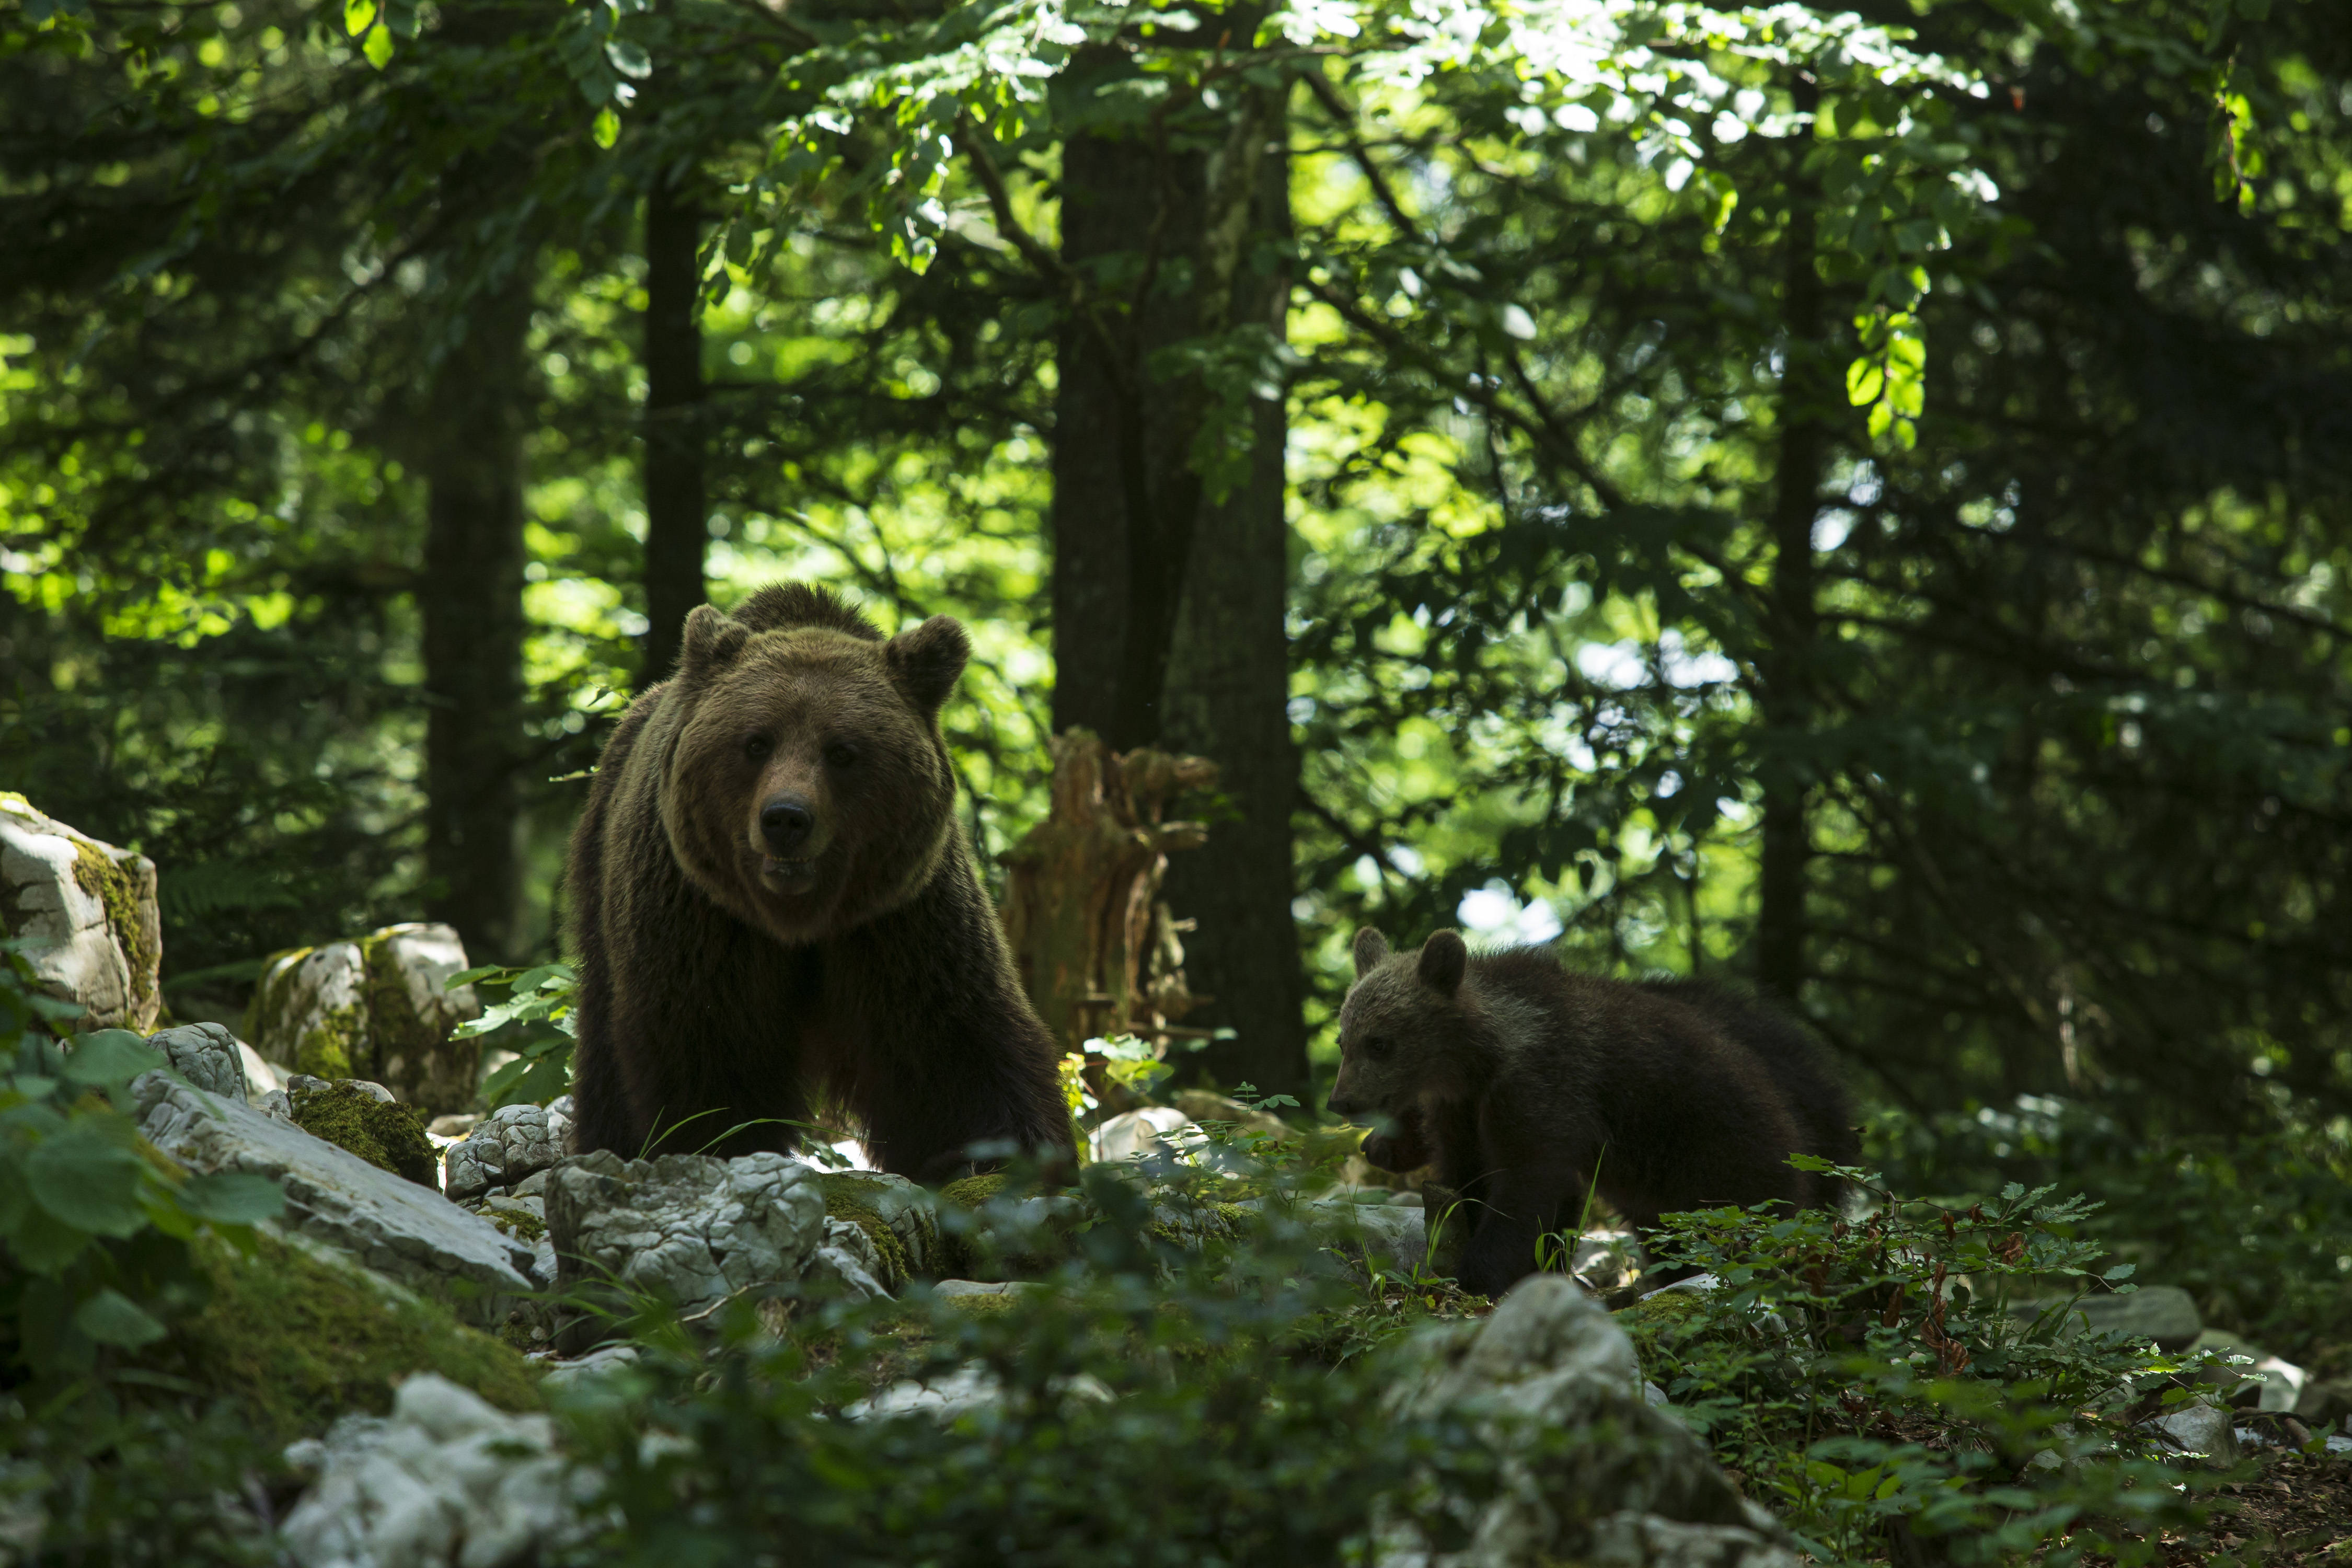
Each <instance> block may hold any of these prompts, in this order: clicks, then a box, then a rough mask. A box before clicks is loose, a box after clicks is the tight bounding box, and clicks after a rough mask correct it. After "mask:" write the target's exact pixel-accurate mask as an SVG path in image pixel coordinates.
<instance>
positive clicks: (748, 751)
mask: <svg viewBox="0 0 2352 1568" xmlns="http://www.w3.org/2000/svg"><path fill="white" fill-rule="evenodd" d="M775 749H776V743H775V742H773V741H771V740H770V739H768V737H767V736H765V735H754V736H752V737H751V739H750V740H748V741H746V742H743V754H744V755H745V756H747V757H749V758H751V760H752V761H753V762H755V763H763V762H766V761H767V760H768V754H769V753H770V752H773V751H774V750H775Z"/></svg>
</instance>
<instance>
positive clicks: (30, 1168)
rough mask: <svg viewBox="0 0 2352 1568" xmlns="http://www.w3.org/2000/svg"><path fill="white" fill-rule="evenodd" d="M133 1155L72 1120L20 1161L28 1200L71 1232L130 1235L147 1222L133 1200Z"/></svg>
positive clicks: (140, 1169)
mask: <svg viewBox="0 0 2352 1568" xmlns="http://www.w3.org/2000/svg"><path fill="white" fill-rule="evenodd" d="M145 1172H146V1166H145V1165H144V1164H143V1163H142V1162H141V1160H140V1158H139V1156H138V1155H137V1154H136V1153H134V1152H131V1150H129V1149H126V1148H124V1147H123V1146H122V1145H121V1144H120V1143H117V1142H113V1141H112V1140H111V1139H110V1138H108V1137H106V1136H105V1135H104V1134H103V1133H101V1132H100V1131H98V1130H97V1129H96V1128H94V1127H92V1126H91V1125H89V1123H88V1122H86V1121H83V1122H77V1123H75V1124H74V1125H73V1126H72V1127H69V1128H68V1129H67V1130H66V1131H64V1132H62V1133H60V1134H59V1135H58V1136H57V1137H55V1138H51V1139H48V1140H47V1141H45V1142H42V1143H41V1144H40V1145H38V1146H37V1148H35V1149H34V1151H33V1152H32V1154H31V1155H30V1156H29V1157H28V1158H27V1159H26V1161H25V1177H26V1185H28V1186H29V1187H30V1188H31V1189H32V1194H33V1201H34V1202H35V1203H37V1204H38V1205H41V1207H42V1208H43V1209H45V1210H47V1212H48V1213H49V1215H51V1216H52V1217H53V1218H55V1219H58V1220H59V1221H61V1222H63V1223H64V1224H66V1225H68V1226H72V1227H74V1228H75V1229H76V1230H82V1231H88V1232H89V1233H90V1234H91V1235H93V1236H132V1235H136V1234H137V1233H138V1231H139V1230H140V1229H141V1228H142V1226H145V1225H146V1223H147V1212H146V1210H145V1209H143V1208H142V1207H141V1206H140V1203H139V1179H140V1177H141V1176H142V1175H143V1174H144V1173H145Z"/></svg>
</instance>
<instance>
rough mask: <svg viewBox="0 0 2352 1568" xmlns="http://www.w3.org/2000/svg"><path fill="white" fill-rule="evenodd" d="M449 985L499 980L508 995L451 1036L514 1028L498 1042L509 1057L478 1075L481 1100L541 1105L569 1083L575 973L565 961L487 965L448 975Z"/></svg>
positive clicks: (490, 1105)
mask: <svg viewBox="0 0 2352 1568" xmlns="http://www.w3.org/2000/svg"><path fill="white" fill-rule="evenodd" d="M448 984H451V985H498V986H503V987H505V988H506V992H507V999H506V1000H505V1001H503V1002H500V1003H499V1004H497V1005H494V1006H491V1007H488V1008H485V1009H484V1010H483V1013H482V1016H480V1017H478V1018H471V1019H468V1020H467V1021H466V1022H465V1023H463V1024H460V1025H458V1026H457V1029H456V1031H455V1033H454V1035H453V1038H457V1039H472V1038H474V1037H478V1036H481V1035H488V1034H490V1033H493V1032H494V1031H497V1030H500V1029H507V1028H512V1029H514V1030H515V1033H514V1034H512V1035H510V1036H508V1037H505V1038H503V1039H501V1040H500V1041H499V1045H500V1046H501V1047H504V1048H506V1049H508V1050H510V1051H512V1052H513V1053H514V1059H513V1060H511V1061H508V1062H502V1063H500V1064H499V1066H497V1067H495V1068H491V1069H490V1070H489V1072H488V1074H486V1075H485V1076H484V1077H483V1079H482V1105H483V1108H484V1109H485V1110H497V1109H498V1108H499V1106H501V1105H523V1104H531V1105H545V1104H546V1103H547V1102H548V1101H549V1100H553V1099H555V1098H556V1097H557V1096H558V1095H561V1094H562V1093H563V1092H564V1091H565V1090H567V1089H570V1088H571V1087H572V1037H574V1035H576V1034H577V1033H578V1026H577V1025H576V1024H575V1023H574V1022H573V1019H572V1001H573V998H574V997H575V996H576V994H578V991H579V985H580V979H579V976H578V975H576V974H575V973H572V966H571V965H570V964H566V963H542V964H540V965H539V966H537V967H536V968H532V969H501V968H499V966H498V965H496V964H491V965H488V966H486V967H484V968H479V969H468V970H465V971H462V972H461V973H457V974H453V975H451V976H450V977H449V981H448Z"/></svg>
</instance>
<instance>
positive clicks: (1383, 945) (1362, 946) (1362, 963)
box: [1356, 926, 1389, 980]
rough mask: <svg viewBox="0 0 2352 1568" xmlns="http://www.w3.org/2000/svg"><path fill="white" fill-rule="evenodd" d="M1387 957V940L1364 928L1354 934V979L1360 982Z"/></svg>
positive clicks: (1379, 934) (1370, 929)
mask: <svg viewBox="0 0 2352 1568" xmlns="http://www.w3.org/2000/svg"><path fill="white" fill-rule="evenodd" d="M1388 955H1389V939H1388V938H1386V937H1384V936H1382V935H1381V933H1380V932H1378V931H1374V930H1373V929H1372V928H1371V927H1370V926H1366V927H1365V928H1364V929H1363V930H1361V931H1358V932H1357V933H1356V978H1357V979H1359V980H1361V979H1362V978H1363V977H1364V976H1365V975H1367V974H1370V973H1371V972H1372V971H1373V970H1375V969H1378V968H1379V967H1380V966H1381V960H1382V959H1384V958H1386V957H1387V956H1388Z"/></svg>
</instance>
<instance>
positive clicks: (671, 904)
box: [565, 584, 1070, 1178]
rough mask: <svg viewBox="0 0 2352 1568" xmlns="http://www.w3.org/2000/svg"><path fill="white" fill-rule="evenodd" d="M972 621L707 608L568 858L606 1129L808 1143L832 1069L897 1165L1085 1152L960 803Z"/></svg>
mask: <svg viewBox="0 0 2352 1568" xmlns="http://www.w3.org/2000/svg"><path fill="white" fill-rule="evenodd" d="M970 653H971V644H970V643H969V641H968V640H967V639H966V637H965V636H964V630H963V627H962V626H959V625H958V624H957V623H956V622H954V621H952V620H950V619H949V618H948V617H946V616H933V617H932V618H931V619H929V620H928V621H926V622H924V623H923V624H922V625H921V626H917V627H915V628H914V629H913V630H911V631H907V632H902V633H900V634H899V635H898V636H897V637H892V638H890V639H888V640H887V641H885V640H884V639H883V637H882V635H881V634H880V633H879V632H878V631H877V630H876V629H875V627H874V626H872V625H871V624H870V623H869V622H867V621H866V618H865V617H864V616H860V615H859V614H857V613H856V611H854V610H852V609H850V608H849V607H848V606H847V605H844V604H842V603H841V602H840V601H839V600H837V599H835V598H834V597H833V596H832V595H829V594H826V593H824V592H823V591H822V590H819V589H814V588H809V587H805V586H803V585H801V584H780V585H778V586H775V587H771V588H765V589H762V590H761V591H760V592H759V593H757V594H754V595H751V598H750V599H748V600H747V601H745V602H744V603H743V604H742V605H740V607H738V608H737V610H736V611H735V613H734V614H733V616H726V615H722V614H720V613H719V611H718V610H716V609H713V608H712V607H711V606H709V605H702V606H700V607H699V608H698V609H697V610H696V611H695V612H694V613H693V614H692V615H691V616H688V617H687V622H686V646H685V649H684V651H683V652H682V653H681V654H680V656H679V658H678V668H677V675H676V676H675V677H674V678H672V679H669V680H667V681H665V682H663V683H662V684H661V685H659V686H656V687H654V688H653V689H650V690H648V691H646V693H645V694H644V695H643V696H641V697H639V698H638V699H637V700H636V701H635V703H634V704H632V705H631V706H630V709H629V710H628V712H627V713H626V714H625V716H624V717H623V718H622V720H621V723H620V726H619V728H618V729H616V730H615V731H614V733H613V738H612V740H611V742H608V743H607V744H606V746H605V748H604V759H603V762H602V764H601V766H600V767H599V769H598V771H597V774H596V780H595V784H594V785H593V788H592V789H591V790H590V793H589V798H588V809H587V812H586V814H585V815H584V816H582V817H581V819H580V825H579V826H578V828H577V829H576V830H575V831H574V832H573V834H572V858H571V864H570V867H569V868H568V870H567V872H566V876H565V881H566V888H567V889H568V899H569V906H570V924H571V937H572V950H573V951H574V952H576V953H578V955H579V960H580V966H579V968H580V994H579V1001H578V1005H577V1009H576V1012H577V1019H578V1028H579V1045H578V1047H577V1048H576V1051H575V1053H574V1062H575V1065H576V1071H575V1075H574V1079H575V1081H574V1083H573V1086H572V1093H573V1096H574V1100H575V1103H576V1105H577V1107H578V1113H577V1121H576V1123H575V1127H576V1133H577V1138H578V1142H579V1147H580V1148H581V1149H582V1150H583V1152H584V1151H588V1150H593V1149H611V1150H614V1151H616V1152H619V1153H621V1154H623V1155H626V1156H630V1157H635V1155H636V1153H637V1152H639V1150H640V1149H642V1148H644V1147H646V1143H647V1141H648V1139H649V1138H651V1137H653V1135H654V1134H656V1132H657V1131H661V1130H665V1129H669V1128H674V1127H677V1125H678V1123H680V1122H681V1121H685V1120H686V1119H687V1118H688V1117H693V1116H698V1114H699V1113H702V1112H714V1113H715V1114H711V1115H708V1116H702V1117H701V1119H700V1121H698V1123H697V1125H696V1126H695V1127H694V1128H693V1129H692V1130H690V1131H687V1132H684V1133H681V1134H680V1135H679V1136H678V1137H677V1139H676V1140H674V1141H672V1144H671V1146H670V1148H669V1150H668V1151H667V1152H677V1151H678V1150H679V1149H681V1148H682V1149H685V1150H692V1149H696V1148H699V1147H700V1146H701V1145H702V1144H703V1143H705V1142H707V1141H709V1140H710V1139H712V1138H714V1137H716V1136H717V1135H718V1134H719V1133H720V1132H722V1131H728V1130H729V1129H731V1128H735V1127H737V1124H739V1123H741V1122H746V1121H755V1120H761V1121H763V1124H762V1125H758V1126H753V1127H748V1128H741V1129H740V1130H739V1131H733V1132H732V1133H731V1134H730V1136H729V1137H727V1138H726V1139H725V1140H724V1141H723V1142H719V1144H718V1145H717V1146H716V1147H715V1148H714V1149H713V1150H712V1151H711V1152H715V1153H721V1154H739V1153H745V1152H751V1151H753V1150H759V1149H775V1150H784V1151H789V1150H791V1149H792V1148H793V1146H794V1144H795V1141H796V1136H797V1133H796V1130H795V1129H794V1128H793V1127H792V1126H790V1125H787V1124H784V1123H789V1122H791V1121H799V1120H802V1119H804V1118H805V1117H806V1116H807V1115H808V1110H809V1098H808V1097H809V1093H810V1090H811V1089H812V1088H814V1087H815V1086H819V1085H822V1086H823V1087H824V1088H825V1089H830V1090H831V1091H832V1093H833V1094H834V1095H835V1097H836V1098H837V1099H838V1100H841V1101H842V1102H844V1103H845V1104H846V1105H847V1107H848V1108H849V1109H850V1110H852V1111H853V1112H855V1113H856V1115H857V1117H858V1118H859V1119H860V1120H861V1121H863V1123H864V1125H865V1128H866V1149H867V1152H869V1154H871V1155H872V1157H873V1158H874V1160H875V1162H876V1163H877V1164H879V1165H880V1166H881V1167H882V1168H883V1169H885V1170H887V1171H896V1172H899V1173H903V1174H906V1175H910V1176H921V1177H929V1178H936V1177H939V1176H941V1175H946V1174H951V1173H953V1172H954V1171H955V1170H956V1169H957V1168H958V1167H959V1166H961V1164H962V1163H964V1162H965V1161H966V1159H967V1158H968V1156H967V1154H966V1152H965V1151H966V1150H967V1149H968V1148H969V1147H970V1146H971V1145H972V1144H974V1143H976V1142H1011V1143H1013V1144H1016V1145H1018V1146H1020V1147H1022V1148H1024V1149H1027V1150H1033V1151H1036V1152H1041V1153H1042V1152H1047V1151H1054V1150H1066V1149H1067V1148H1068V1146H1069V1142H1070V1121H1069V1113H1068V1110H1067V1109H1066V1105H1065V1104H1064V1101H1063V1100H1062V1094H1061V1089H1060V1088H1059V1084H1058V1079H1057V1077H1056V1073H1055V1058H1056V1055H1057V1053H1056V1052H1055V1048H1054V1043H1053V1039H1052V1037H1050V1036H1049V1035H1048V1034H1047V1033H1046V1030H1045V1025H1044V1024H1043V1023H1041V1022H1040V1021H1039V1019H1038V1017H1037V1014H1036V1012H1035V1010H1034V1008H1032V1007H1031V1006H1030V1005H1029V1000H1028V998H1027V997H1026V996H1025V995H1024V994H1023V993H1022V989H1021V985H1020V982H1019V981H1018V979H1017V978H1016V977H1015V976H1014V973H1013V963H1012V960H1011V957H1010V955H1009V954H1008V953H1007V952H1006V951H1005V946H1004V938H1003V932H1002V931H1001V930H1000V929H999V927H998V925H997V921H996V912H995V910H993V909H992V908H991V907H990V904H989V900H988V894H987V892H986V890H985V889H982V886H981V881H980V876H979V872H978V869H977V868H975V866H974V865H973V863H972V858H971V848H970V847H968V845H967V844H966V842H965V839H964V835H963V830H962V827H961V825H960V824H959V822H958V820H957V817H956V809H955V806H956V781H955V774H954V772H953V771H952V769H951V768H950V765H949V761H948V746H947V740H946V737H945V736H944V735H942V734H941V733H940V705H941V704H942V703H944V702H945V701H946V700H947V697H948V693H949V691H950V689H953V687H954V685H955V683H956V679H957V677H958V676H960V675H961V673H962V671H963V667H964V661H965V659H966V658H968V657H969V656H970Z"/></svg>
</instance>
